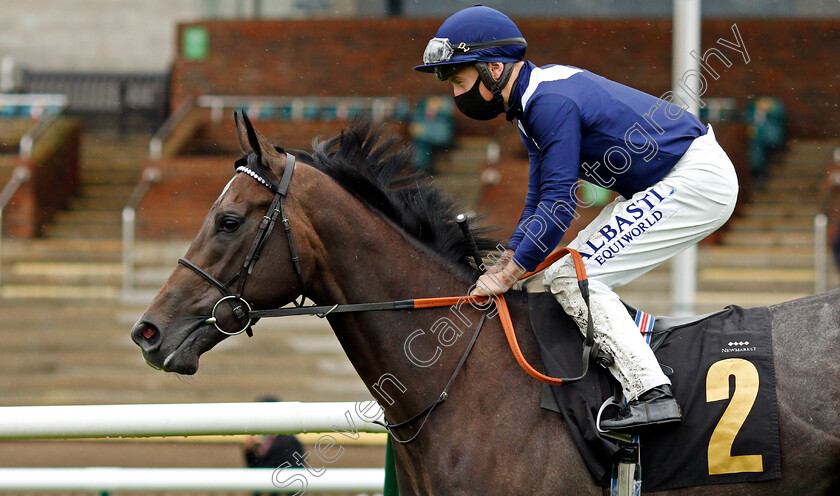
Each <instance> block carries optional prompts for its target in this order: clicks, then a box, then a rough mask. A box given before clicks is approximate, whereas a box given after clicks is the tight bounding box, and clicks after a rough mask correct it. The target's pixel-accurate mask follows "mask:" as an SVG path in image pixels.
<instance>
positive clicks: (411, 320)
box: [313, 205, 478, 420]
mask: <svg viewBox="0 0 840 496" xmlns="http://www.w3.org/2000/svg"><path fill="white" fill-rule="evenodd" d="M334 212H336V211H334ZM345 216H346V217H347V220H348V221H347V222H342V220H343V219H337V218H336V217H345ZM350 220H352V221H350ZM318 232H319V238H320V242H321V243H322V244H323V247H324V250H325V253H324V254H323V257H324V258H325V259H326V264H325V265H326V266H325V267H323V269H324V270H321V271H320V274H321V275H320V276H319V278H318V283H317V285H316V286H317V290H316V293H317V294H313V299H315V300H316V301H317V302H318V303H319V304H333V303H364V302H375V301H392V300H406V299H414V298H423V297H433V296H459V295H464V294H466V292H467V291H468V289H469V284H470V283H469V281H468V280H466V279H464V278H463V276H459V275H458V274H457V273H456V272H454V271H453V270H452V269H451V268H450V267H447V266H446V265H445V264H444V263H442V261H441V260H439V259H438V257H436V256H435V255H434V254H431V253H429V252H428V251H427V250H425V249H424V248H422V247H420V246H418V245H417V244H416V243H414V242H411V241H409V240H407V239H406V238H405V237H404V235H403V234H401V233H400V232H399V231H398V230H397V229H396V228H395V227H394V226H392V225H391V224H390V223H388V222H387V221H386V220H384V219H383V218H381V217H380V216H378V215H376V214H373V213H372V212H370V211H369V210H368V209H367V208H365V207H363V206H360V205H356V208H355V209H354V208H345V209H343V210H341V213H340V214H338V215H337V216H333V217H332V219H330V227H328V228H327V227H325V228H323V229H318ZM460 313H461V314H462V315H463V317H465V320H467V321H468V322H464V321H463V320H461V319H460V318H459V317H458V316H457V315H455V313H453V312H452V311H451V309H450V308H440V309H429V310H417V311H387V312H361V313H355V314H340V315H335V316H330V317H329V319H330V323H331V325H332V327H333V329H334V330H335V332H336V335H337V337H338V339H339V340H340V341H341V344H342V346H343V347H344V350H345V352H346V353H347V355H348V357H349V358H350V360H351V362H352V363H353V365H354V366H355V368H356V371H357V372H358V373H359V375H360V377H361V378H362V380H363V381H364V382H365V385H366V386H367V387H368V389H369V390H370V391H371V392H372V393H373V394H374V397H375V399H376V400H377V401H379V402H380V403H381V404H383V406H386V411H387V412H388V414H389V418H390V419H391V420H394V419H396V420H401V419H404V418H406V416H410V415H413V414H415V413H417V412H418V411H419V410H421V409H422V408H424V407H425V406H427V404H428V403H429V402H430V401H431V400H432V399H434V398H436V397H437V395H438V394H439V393H440V392H441V389H442V388H443V387H444V385H445V384H446V382H447V381H448V379H449V377H450V375H451V373H452V371H453V370H454V368H455V366H456V364H457V362H458V360H459V359H460V357H461V354H462V352H463V351H464V350H465V347H466V344H467V342H468V341H469V338H470V337H471V334H472V333H473V329H474V326H475V324H476V323H477V322H478V312H477V311H476V310H474V309H472V308H469V304H466V305H465V306H464V307H463V308H462V309H461V312H460ZM449 323H453V324H455V325H456V326H458V328H457V331H460V332H461V335H460V336H459V337H458V340H457V342H456V343H454V344H451V345H450V346H448V347H442V346H440V344H439V341H438V340H439V338H440V336H439V333H438V332H437V331H438V330H440V329H442V328H443V327H446V326H447V325H448V324H449ZM418 330H420V331H422V334H421V335H418V336H417V337H416V338H415V339H414V340H412V342H411V348H410V350H411V351H406V350H407V348H406V341H407V340H408V338H409V336H411V335H412V333H417V331H418ZM450 334H451V333H450ZM448 337H449V339H451V338H452V336H451V335H450V336H448ZM438 349H440V352H437V351H436V350H438ZM409 354H411V355H412V356H409ZM435 354H439V358H438V359H437V360H435V361H434V363H433V364H430V365H425V363H426V362H427V361H428V360H430V359H431V358H432V357H434V356H435ZM418 364H420V365H418ZM421 365H424V366H421ZM389 400H390V401H389Z"/></svg>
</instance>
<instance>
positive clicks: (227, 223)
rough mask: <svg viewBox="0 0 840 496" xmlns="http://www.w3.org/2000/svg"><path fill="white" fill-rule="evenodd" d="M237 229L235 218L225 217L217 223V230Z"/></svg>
mask: <svg viewBox="0 0 840 496" xmlns="http://www.w3.org/2000/svg"><path fill="white" fill-rule="evenodd" d="M237 229H239V221H238V220H236V219H231V218H226V219H222V221H221V222H220V223H219V230H220V231H224V232H233V231H236V230H237Z"/></svg>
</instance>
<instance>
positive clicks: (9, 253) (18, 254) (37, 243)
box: [3, 238, 177, 264]
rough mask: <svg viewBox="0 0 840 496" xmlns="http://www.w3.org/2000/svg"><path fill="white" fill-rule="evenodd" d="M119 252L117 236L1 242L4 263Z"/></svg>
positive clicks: (112, 258)
mask: <svg viewBox="0 0 840 496" xmlns="http://www.w3.org/2000/svg"><path fill="white" fill-rule="evenodd" d="M145 246H148V245H145ZM143 251H144V253H149V252H150V250H149V248H145V249H144V250H143ZM121 256H122V242H121V241H120V240H96V239H48V238H47V239H30V240H4V242H3V263H4V264H7V263H15V262H21V261H45V260H52V261H65V262H118V261H119V260H120V258H121ZM176 259H177V257H176Z"/></svg>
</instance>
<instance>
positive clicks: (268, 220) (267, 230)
mask: <svg viewBox="0 0 840 496" xmlns="http://www.w3.org/2000/svg"><path fill="white" fill-rule="evenodd" d="M236 172H237V173H239V172H241V173H243V174H246V175H248V176H250V177H251V178H253V179H254V180H255V181H257V182H258V183H260V184H262V185H263V186H265V187H266V188H268V189H269V190H271V192H272V193H274V199H273V200H272V201H271V205H270V206H269V207H268V211H267V212H266V213H265V215H263V218H262V222H260V228H259V230H258V231H257V236H256V238H254V242H253V243H252V244H251V249H250V250H249V251H248V255H247V256H246V257H245V262H244V263H243V264H242V268H240V269H239V271H238V272H237V273H236V274H235V275H234V276H233V277H232V278H231V280H230V281H228V282H227V284H225V283H222V282H221V281H219V280H218V279H216V278H215V277H213V276H212V275H210V274H208V273H207V271H205V270H204V269H202V268H201V267H199V266H198V265H196V264H194V263H192V262H190V261H189V260H187V259H186V258H180V259H178V263H179V264H181V265H183V266H185V267H187V268H190V269H192V270H193V271H194V272H195V273H197V274H198V275H200V276H201V277H202V278H203V279H204V280H206V281H207V282H209V283H210V284H212V285H213V286H215V287H216V289H218V290H219V292H220V293H222V298H220V299H219V300H218V301H217V302H216V304H215V305H213V310H212V311H211V312H210V318H208V319H207V321H206V322H207V323H208V324H213V326H215V327H216V329H218V330H219V332H221V333H222V334H227V335H228V336H235V335H237V334H241V333H242V332H245V333H247V334H248V336H253V332H252V331H251V324H252V323H253V316H252V310H251V305H250V304H249V303H248V302H247V301H246V300H245V299H244V298H243V297H242V294H243V292H244V291H245V281H246V280H247V278H248V276H249V275H250V274H251V273H252V272H253V271H254V265H256V263H257V260H259V259H260V254H261V253H262V250H263V247H264V246H265V243H266V241H268V238H269V236H271V232H272V231H273V230H274V225H275V224H276V223H277V217H278V216H279V217H280V220H281V222H282V223H283V229H284V230H285V231H286V239H287V240H288V241H289V253H290V254H291V259H292V265H293V266H294V268H295V273H296V274H297V279H298V282H299V283H300V287H301V289H302V293H301V295H300V301H297V300H295V301H294V304H295V306H296V307H301V306H303V302H304V300H305V299H306V281H304V279H303V273H302V272H301V270H300V259H299V258H298V256H297V251H296V250H295V243H294V241H293V240H292V227H291V225H290V224H289V218H288V217H287V216H286V206H285V201H286V196H287V195H288V193H289V184H290V183H291V182H292V174H294V172H295V156H294V155H292V154H291V153H286V169H285V170H284V171H283V177H282V178H281V179H280V184H276V185H275V184H274V183H272V182H271V181H269V180H268V179H266V178H265V177H263V176H261V175H260V174H259V173H257V172H256V171H255V170H254V169H252V168H250V167H247V166H245V165H240V166H239V167H237V168H236ZM237 280H238V281H239V286H238V288H237V290H236V293H231V292H230V291H229V290H228V287H230V286H231V285H233V283H234V282H236V281H237ZM224 301H228V302H229V304H230V305H231V306H232V307H233V315H234V316H235V317H236V318H237V320H239V323H240V325H241V326H242V327H241V328H240V329H239V330H238V331H236V332H228V331H226V330H224V329H222V328H221V327H220V326H219V319H218V317H216V311H217V310H218V308H219V306H220V305H221V304H222V302H224Z"/></svg>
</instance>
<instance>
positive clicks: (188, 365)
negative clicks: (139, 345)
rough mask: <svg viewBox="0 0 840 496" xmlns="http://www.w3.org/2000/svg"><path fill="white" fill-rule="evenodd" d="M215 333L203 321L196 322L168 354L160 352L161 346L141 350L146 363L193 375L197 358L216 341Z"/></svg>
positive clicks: (196, 369) (153, 366) (158, 367)
mask: <svg viewBox="0 0 840 496" xmlns="http://www.w3.org/2000/svg"><path fill="white" fill-rule="evenodd" d="M215 334H217V333H216V332H215V330H214V328H213V327H212V326H210V325H207V324H206V323H205V322H204V321H201V322H199V323H197V324H196V325H195V326H194V327H193V328H192V329H191V330H189V331H188V332H187V333H186V336H185V337H184V339H183V340H182V341H181V342H180V343H179V344H178V345H177V346H176V347H175V349H174V350H172V351H170V352H169V354H167V355H163V353H161V351H164V352H165V350H162V349H161V348H163V346H161V347H160V348H158V349H156V350H154V351H150V352H147V351H146V350H143V358H144V359H145V360H146V363H147V364H148V365H149V366H150V367H152V368H155V369H158V370H163V371H164V372H174V373H176V374H183V375H193V374H195V373H196V372H197V371H198V359H199V357H200V356H201V354H202V353H204V352H205V351H208V350H209V349H210V348H212V347H213V346H214V345H215V344H216V343H217V341H216V340H214V335H215Z"/></svg>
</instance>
